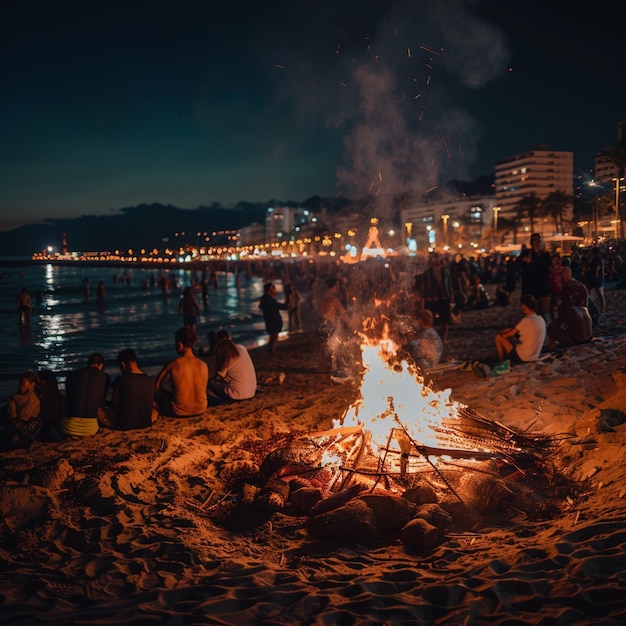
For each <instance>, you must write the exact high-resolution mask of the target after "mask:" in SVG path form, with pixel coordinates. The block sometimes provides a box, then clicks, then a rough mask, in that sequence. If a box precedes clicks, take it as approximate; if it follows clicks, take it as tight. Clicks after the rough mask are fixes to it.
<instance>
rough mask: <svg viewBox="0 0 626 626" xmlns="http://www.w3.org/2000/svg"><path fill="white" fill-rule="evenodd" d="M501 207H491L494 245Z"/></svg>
mask: <svg viewBox="0 0 626 626" xmlns="http://www.w3.org/2000/svg"><path fill="white" fill-rule="evenodd" d="M501 208H502V207H499V206H494V207H493V233H494V238H495V240H496V244H497V243H498V213H500V209H501Z"/></svg>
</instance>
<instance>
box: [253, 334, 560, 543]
mask: <svg viewBox="0 0 626 626" xmlns="http://www.w3.org/2000/svg"><path fill="white" fill-rule="evenodd" d="M361 350H362V358H363V379H362V384H361V394H360V397H359V399H358V400H357V401H356V402H355V403H354V404H352V406H350V407H349V408H348V410H347V411H346V412H345V414H344V416H343V417H342V418H341V419H339V420H336V422H335V424H334V428H332V429H330V430H327V431H323V432H317V433H309V434H307V435H305V436H301V437H296V436H294V437H293V438H292V439H291V441H290V442H289V443H288V445H282V446H279V447H277V448H276V449H275V450H274V451H272V452H271V453H270V454H268V455H267V456H266V457H265V458H264V459H263V462H262V463H261V464H260V469H259V471H258V475H257V476H256V477H252V476H251V477H250V480H249V482H255V483H256V485H257V491H256V494H255V496H254V503H255V504H256V507H257V508H258V509H261V510H265V511H270V512H275V511H281V512H284V513H292V514H295V515H308V516H310V518H311V521H312V518H315V517H318V516H319V515H331V514H332V515H334V514H335V513H333V511H341V510H343V509H344V507H348V509H346V511H343V512H340V513H337V514H338V515H340V516H341V515H347V518H340V520H332V521H331V522H328V523H326V522H323V523H321V522H320V521H319V520H316V521H315V522H313V523H312V528H314V529H315V530H313V531H311V532H312V533H313V534H314V536H318V535H319V533H320V532H321V533H322V535H323V536H324V537H326V536H330V537H333V538H342V536H343V535H342V533H345V532H348V535H347V537H351V535H350V529H352V530H354V528H356V527H361V526H362V525H363V524H364V522H363V519H364V515H365V517H367V515H366V513H365V509H363V506H364V505H363V502H364V503H365V505H366V508H368V507H370V508H371V509H372V510H374V511H376V522H371V523H370V521H368V522H366V523H365V530H364V531H363V536H364V537H367V538H370V539H371V537H372V536H376V532H374V530H373V528H384V529H389V528H395V529H396V530H400V528H399V527H398V528H396V527H397V526H398V523H397V522H390V521H389V520H388V519H387V518H386V516H387V515H388V511H389V510H395V511H400V512H401V513H400V518H399V519H400V520H401V521H402V524H405V523H408V522H412V521H413V517H420V513H419V511H420V510H421V509H422V507H431V508H429V509H428V510H427V512H424V511H423V512H422V515H426V516H427V518H428V520H429V521H428V524H432V523H433V516H434V519H438V520H440V521H441V520H445V523H442V524H443V527H442V528H441V529H440V532H438V533H437V534H436V536H437V538H439V537H441V536H442V534H443V532H444V530H445V528H447V527H448V526H449V525H450V524H451V523H454V521H455V519H456V521H457V523H458V524H459V525H460V524H461V523H472V524H473V523H476V521H477V519H478V517H484V516H486V515H494V514H499V513H503V512H505V511H507V510H511V509H514V510H517V511H518V512H521V511H520V510H519V509H520V508H522V509H523V510H524V513H525V514H529V512H531V511H532V509H533V508H534V509H537V506H538V503H539V502H541V500H542V497H541V496H537V494H536V493H534V492H533V488H532V487H530V482H531V479H532V482H533V483H535V485H536V484H537V483H538V482H539V483H541V486H542V488H547V487H549V486H550V481H551V480H552V478H553V476H554V469H553V468H552V466H551V465H550V464H549V462H548V461H547V459H548V457H549V456H550V454H551V453H552V452H553V451H554V450H555V449H556V447H557V446H558V443H559V441H558V439H557V438H554V437H550V436H547V435H545V434H542V433H530V432H521V431H518V430H515V429H513V428H509V427H507V426H504V425H503V424H500V423H498V422H494V421H490V420H488V419H487V418H485V417H483V416H481V415H479V414H478V413H477V412H476V411H474V410H473V409H471V408H470V407H468V406H466V405H464V404H462V403H460V402H456V401H453V400H451V398H450V394H451V390H445V391H443V392H437V391H435V390H434V389H432V388H431V387H429V386H428V385H426V383H425V379H424V377H423V375H422V373H421V372H420V371H419V370H418V369H417V368H416V367H415V366H414V365H413V364H412V363H410V362H407V361H406V360H402V359H400V358H399V357H398V351H397V350H396V348H395V345H394V344H393V342H392V341H391V340H389V339H383V340H378V341H372V340H365V341H364V342H363V344H362V346H361ZM520 478H521V479H522V480H519V479H520ZM505 479H507V480H505ZM524 483H526V484H524ZM383 496H384V497H386V498H388V499H387V500H386V501H385V503H384V504H380V502H378V501H377V500H372V498H376V497H383ZM355 499H356V500H359V502H360V504H354V503H353V504H350V502H351V501H352V500H355ZM513 500H515V504H514V502H513ZM407 501H408V502H409V504H410V506H409V509H406V506H408V505H407ZM400 502H404V504H400ZM248 504H249V503H248ZM438 505H440V506H441V508H439V509H438V510H437V511H436V512H435V513H433V510H432V507H433V506H438ZM516 505H517V507H518V508H517V509H516V508H515V507H516ZM368 510H369V509H368ZM372 514H373V513H372ZM407 516H408V517H407ZM405 518H406V519H405ZM420 519H422V521H423V520H424V519H426V518H423V517H421V518H420ZM320 524H321V526H320ZM320 527H321V528H322V529H323V530H322V531H320ZM416 527H417V530H416ZM345 528H347V529H348V530H347V531H346V530H345ZM325 533H330V535H326V534H325ZM333 533H339V534H338V535H337V534H333ZM416 533H417V537H418V538H417V539H415V534H416ZM408 534H409V535H410V537H411V541H412V542H413V545H418V546H425V545H428V546H431V545H433V544H432V532H431V529H430V528H423V527H422V525H421V522H420V523H419V524H418V523H415V524H413V525H412V529H411V532H410V533H408ZM426 535H428V536H429V537H430V539H429V541H428V542H427V544H425V543H424V541H425V539H424V538H425V536H426Z"/></svg>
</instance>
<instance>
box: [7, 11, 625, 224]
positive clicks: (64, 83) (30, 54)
mask: <svg viewBox="0 0 626 626" xmlns="http://www.w3.org/2000/svg"><path fill="white" fill-rule="evenodd" d="M560 5H561V3H558V2H540V1H539V0H527V1H525V2H523V1H521V0H519V1H518V0H506V1H502V0H500V1H498V0H484V1H481V0H476V1H469V0H421V1H420V0H414V1H392V0H368V1H367V2H366V1H364V0H348V1H342V0H333V1H328V0H285V1H282V0H281V1H267V2H260V1H258V0H256V1H238V0H227V1H222V0H203V1H200V0H194V1H191V0H182V1H174V0H172V1H171V2H165V1H163V0H145V1H136V0H125V1H123V2H122V1H118V0H106V1H96V0H90V1H84V0H81V1H76V0H75V1H63V0H59V1H57V2H50V1H48V0H46V1H42V0H33V1H29V0H9V1H7V2H3V3H2V5H1V7H0V51H1V56H0V64H1V69H2V81H3V88H2V98H1V99H0V120H1V122H0V128H1V133H2V135H1V137H2V139H1V141H0V230H7V229H10V228H13V227H15V226H18V225H20V224H24V223H30V222H36V221H40V220H42V219H45V218H64V217H72V216H77V215H82V214H106V213H108V212H111V211H114V210H116V209H119V208H122V207H127V206H132V205H135V204H139V203H142V202H162V203H172V204H175V205H177V206H180V207H183V208H195V207H197V206H198V205H210V204H211V203H213V202H219V203H221V204H223V205H224V206H230V205H232V204H234V203H236V202H237V201H239V200H246V201H252V202H255V201H266V200H269V199H271V198H276V199H279V200H295V201H302V200H305V199H306V198H308V197H310V196H311V195H314V194H320V195H335V194H341V195H344V196H351V197H356V196H362V195H365V194H367V193H368V192H372V193H374V194H376V195H377V197H379V198H380V202H381V204H385V202H387V199H388V198H389V197H390V196H392V195H393V194H395V193H399V192H401V191H405V190H411V191H416V192H419V191H423V190H425V189H428V188H430V187H432V186H434V185H437V184H441V183H444V182H446V181H447V180H449V179H451V178H462V179H470V178H474V177H476V176H478V175H481V174H489V173H491V172H492V170H493V166H494V164H495V162H496V161H497V160H499V159H502V158H505V157H507V156H509V155H511V154H514V153H517V152H521V151H524V150H527V149H530V148H531V147H532V145H533V144H536V143H545V144H548V145H549V147H551V148H554V149H556V150H573V151H574V153H575V161H576V166H577V167H578V168H579V169H581V170H582V169H588V168H589V167H591V164H592V156H593V154H594V152H596V151H597V150H599V149H602V148H604V147H606V146H607V145H609V144H610V143H612V142H613V141H615V140H616V138H617V136H616V134H617V123H618V121H619V119H621V118H623V117H626V80H625V77H626V73H625V72H624V67H623V64H624V58H626V45H625V44H624V37H623V28H624V9H623V8H620V9H617V8H616V7H619V6H621V3H616V2H611V1H609V0H606V1H602V0H601V1H599V2H595V3H593V4H592V5H589V8H586V9H576V8H573V5H568V6H567V8H566V10H564V9H563V8H562V6H560Z"/></svg>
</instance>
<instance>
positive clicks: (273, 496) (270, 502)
mask: <svg viewBox="0 0 626 626" xmlns="http://www.w3.org/2000/svg"><path fill="white" fill-rule="evenodd" d="M288 498H289V483H286V482H285V481H284V480H280V479H279V478H271V479H270V480H268V481H267V482H266V483H265V485H263V487H262V488H261V491H259V493H258V494H257V496H256V499H255V505H256V507H257V508H258V509H259V510H260V511H280V510H281V509H283V508H285V503H286V502H287V499H288Z"/></svg>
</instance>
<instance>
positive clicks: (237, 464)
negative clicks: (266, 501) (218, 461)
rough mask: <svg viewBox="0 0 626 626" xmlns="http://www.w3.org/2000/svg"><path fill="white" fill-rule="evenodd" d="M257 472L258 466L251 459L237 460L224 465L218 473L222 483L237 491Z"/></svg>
mask: <svg viewBox="0 0 626 626" xmlns="http://www.w3.org/2000/svg"><path fill="white" fill-rule="evenodd" d="M258 473H259V466H258V465H257V464H256V463H253V462H252V461H247V460H239V461H234V462H232V463H229V464H228V465H225V466H224V468H223V469H222V473H221V474H220V478H221V480H222V482H223V483H224V485H225V486H226V487H227V488H228V489H230V490H231V491H239V490H240V489H241V487H242V486H243V485H244V484H245V483H247V482H251V479H252V478H254V477H256V476H257V475H258Z"/></svg>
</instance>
